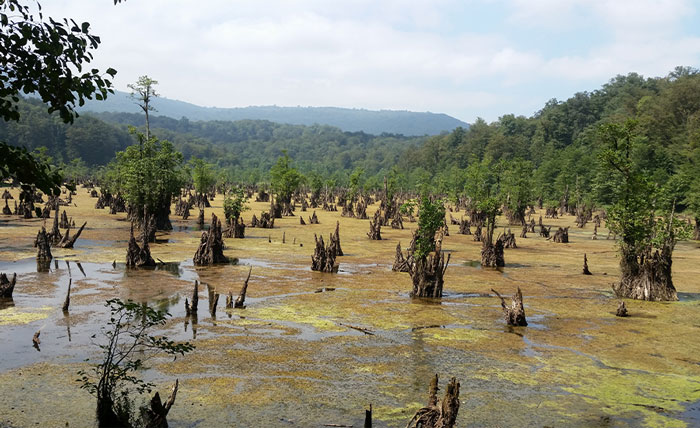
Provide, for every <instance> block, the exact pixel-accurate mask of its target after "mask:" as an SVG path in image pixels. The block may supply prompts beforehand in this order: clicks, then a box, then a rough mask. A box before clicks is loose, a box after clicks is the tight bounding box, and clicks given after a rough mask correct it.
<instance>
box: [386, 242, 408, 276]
mask: <svg viewBox="0 0 700 428" xmlns="http://www.w3.org/2000/svg"><path fill="white" fill-rule="evenodd" d="M410 258H411V255H410V253H409V254H408V255H407V256H406V257H404V256H403V253H402V252H401V243H400V242H399V243H397V244H396V257H394V264H393V266H392V267H391V270H393V271H394V272H408V271H409V263H410Z"/></svg>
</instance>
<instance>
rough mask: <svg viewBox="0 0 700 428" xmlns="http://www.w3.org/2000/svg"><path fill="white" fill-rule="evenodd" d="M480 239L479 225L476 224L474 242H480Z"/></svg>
mask: <svg viewBox="0 0 700 428" xmlns="http://www.w3.org/2000/svg"><path fill="white" fill-rule="evenodd" d="M481 239H482V236H481V224H477V225H476V229H474V242H481Z"/></svg>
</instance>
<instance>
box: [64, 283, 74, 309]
mask: <svg viewBox="0 0 700 428" xmlns="http://www.w3.org/2000/svg"><path fill="white" fill-rule="evenodd" d="M72 284H73V279H72V278H71V279H68V292H66V300H65V301H64V302H63V308H62V310H63V313H68V308H69V307H70V287H71V285H72Z"/></svg>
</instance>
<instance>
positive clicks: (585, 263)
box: [583, 253, 593, 275]
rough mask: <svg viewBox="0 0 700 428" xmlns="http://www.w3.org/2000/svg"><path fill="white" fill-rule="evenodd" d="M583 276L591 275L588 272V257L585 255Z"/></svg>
mask: <svg viewBox="0 0 700 428" xmlns="http://www.w3.org/2000/svg"><path fill="white" fill-rule="evenodd" d="M583 274H584V275H593V274H592V273H591V271H590V270H588V257H586V253H584V254H583Z"/></svg>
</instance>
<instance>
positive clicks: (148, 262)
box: [126, 224, 156, 268]
mask: <svg viewBox="0 0 700 428" xmlns="http://www.w3.org/2000/svg"><path fill="white" fill-rule="evenodd" d="M155 265H156V262H155V260H153V257H151V249H150V248H149V247H148V240H147V239H142V246H141V247H139V244H138V243H137V242H136V238H134V226H133V224H132V225H131V232H130V236H129V247H128V248H127V250H126V266H127V267H129V268H137V267H146V266H155Z"/></svg>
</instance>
